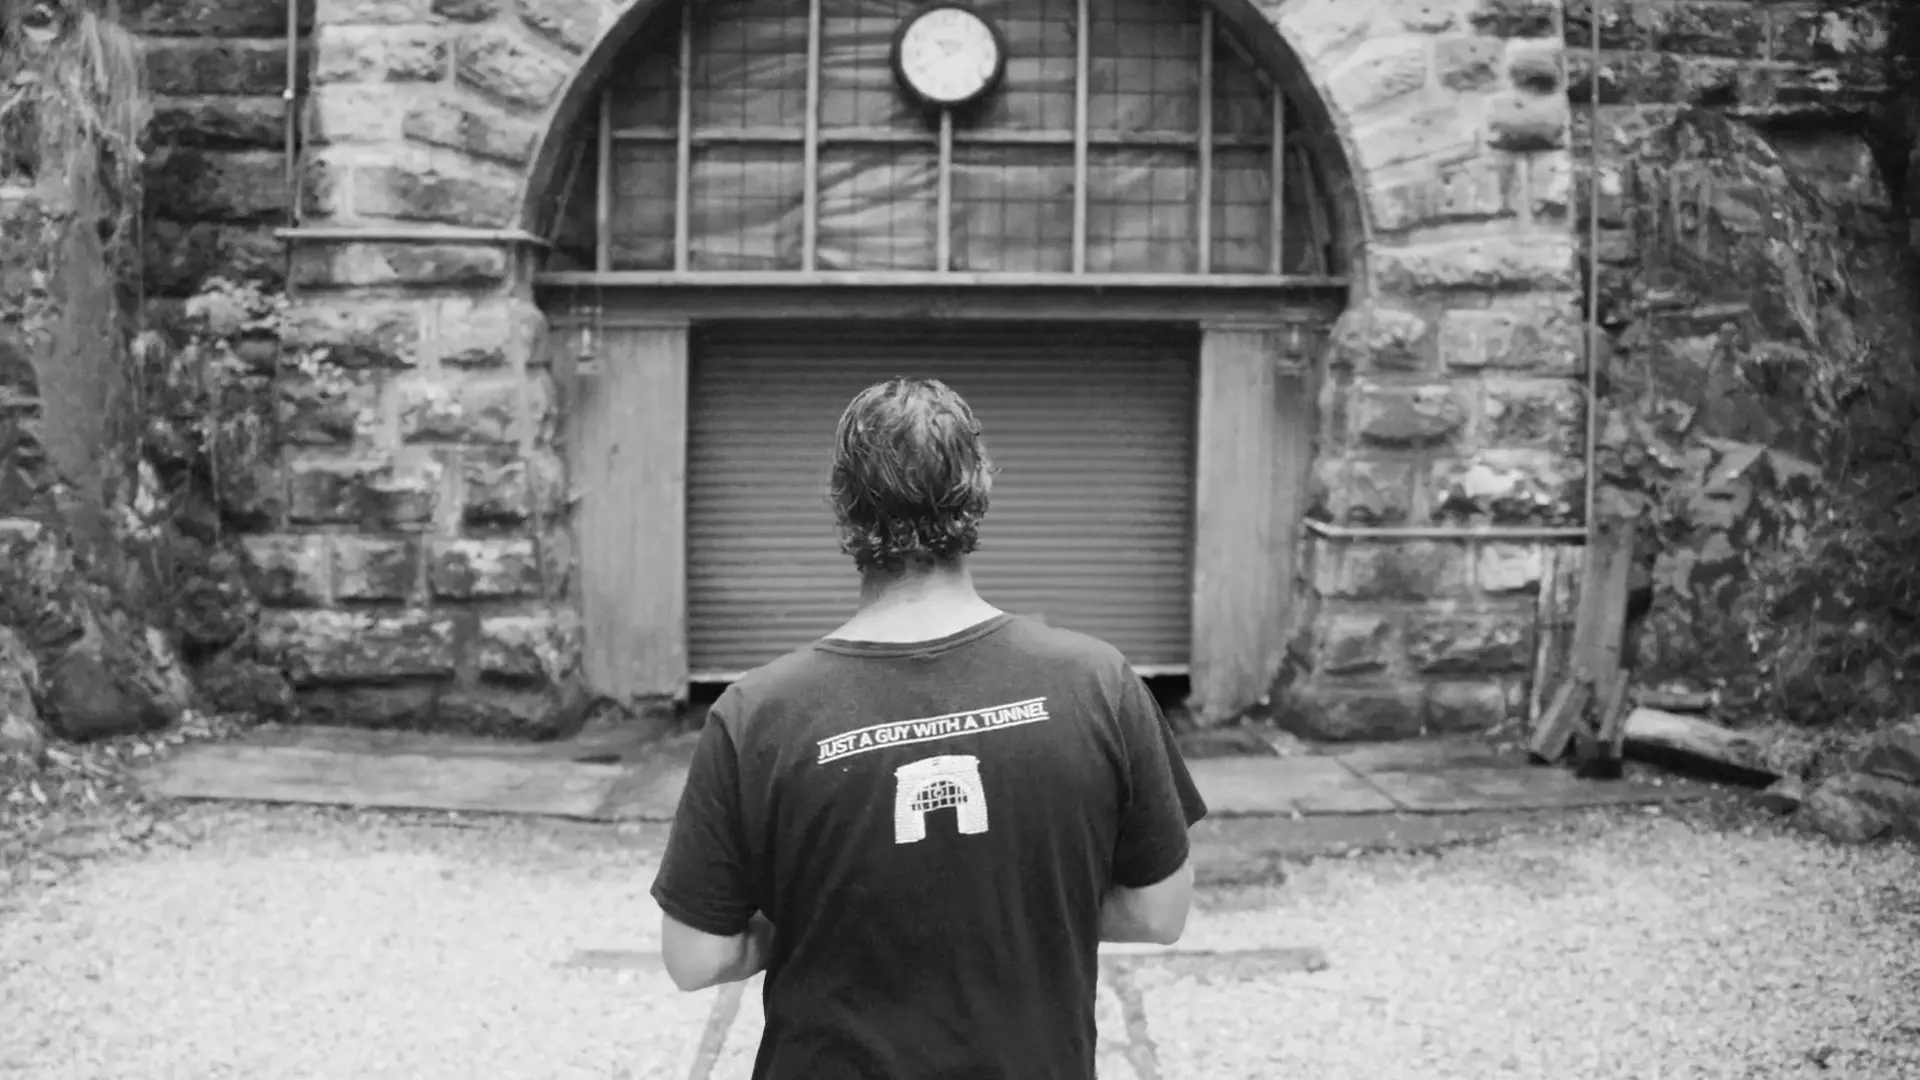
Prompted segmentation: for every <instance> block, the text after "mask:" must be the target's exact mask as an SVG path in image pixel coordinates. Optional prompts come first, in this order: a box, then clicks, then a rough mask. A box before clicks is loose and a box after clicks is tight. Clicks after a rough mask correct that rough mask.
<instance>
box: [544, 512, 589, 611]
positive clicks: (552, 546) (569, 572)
mask: <svg viewBox="0 0 1920 1080" xmlns="http://www.w3.org/2000/svg"><path fill="white" fill-rule="evenodd" d="M579 568H580V560H579V556H578V554H577V553H576V551H575V548H574V542H573V530H572V529H569V528H567V527H566V526H565V525H557V526H555V527H553V528H550V529H548V530H546V532H544V533H542V534H541V536H540V584H541V586H542V590H541V592H542V596H543V597H544V598H545V599H548V600H564V601H573V600H576V599H577V598H576V597H574V595H573V584H574V576H575V574H576V573H577V572H578V571H579Z"/></svg>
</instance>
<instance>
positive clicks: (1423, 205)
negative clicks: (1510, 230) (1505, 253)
mask: <svg viewBox="0 0 1920 1080" xmlns="http://www.w3.org/2000/svg"><path fill="white" fill-rule="evenodd" d="M1516 172H1517V170H1516V167H1515V164H1514V163H1513V162H1511V161H1495V160H1492V159H1485V158H1482V159H1476V160H1473V161H1467V162H1461V163H1459V164H1456V165H1449V166H1446V167H1444V168H1439V169H1433V170H1425V169H1423V170H1421V172H1420V174H1419V175H1417V176H1415V177H1413V178H1410V179H1408V180H1405V181H1402V182H1399V183H1383V184H1379V185H1377V186H1375V187H1374V188H1373V189H1372V194H1371V196H1370V197H1369V200H1368V202H1369V205H1370V207H1371V208H1372V210H1373V224H1374V228H1375V229H1376V230H1378V231H1379V232H1382V233H1393V232H1405V231H1407V230H1409V229H1415V228H1419V227H1421V226H1424V225H1445V224H1450V223H1454V222H1461V221H1487V220H1492V219H1495V218H1501V217H1506V216H1509V215H1511V214H1512V213H1513V212H1514V210H1515V206H1516V200H1515V198H1514V189H1515V186H1516V181H1515V175H1516Z"/></svg>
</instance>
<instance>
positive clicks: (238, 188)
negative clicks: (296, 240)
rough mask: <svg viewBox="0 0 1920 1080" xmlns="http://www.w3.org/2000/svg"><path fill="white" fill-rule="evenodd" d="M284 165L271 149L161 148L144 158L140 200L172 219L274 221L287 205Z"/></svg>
mask: <svg viewBox="0 0 1920 1080" xmlns="http://www.w3.org/2000/svg"><path fill="white" fill-rule="evenodd" d="M286 167H287V166H286V159H285V158H284V157H283V156H282V155H281V154H280V153H279V152H277V151H271V150H198V149H193V148H190V147H176V148H166V149H163V150H161V151H160V152H159V153H157V154H155V155H154V157H153V158H152V159H150V160H149V162H148V165H147V171H146V181H147V192H146V204H147V206H148V208H149V209H150V211H151V212H152V213H154V214H156V215H163V216H165V217H169V218H172V219H173V220H175V221H221V222H231V223H238V222H262V223H278V222H279V221H281V220H284V219H285V217H286V215H287V208H288V206H289V205H290V203H289V194H288V188H287V178H286Z"/></svg>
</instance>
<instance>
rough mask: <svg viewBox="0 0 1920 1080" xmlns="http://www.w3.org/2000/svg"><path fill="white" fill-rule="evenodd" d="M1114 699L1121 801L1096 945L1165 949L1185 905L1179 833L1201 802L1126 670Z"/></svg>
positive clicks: (1169, 733)
mask: <svg viewBox="0 0 1920 1080" xmlns="http://www.w3.org/2000/svg"><path fill="white" fill-rule="evenodd" d="M1125 678H1126V683H1125V688H1124V690H1123V691H1122V693H1121V695H1120V701H1119V705H1120V716H1119V723H1120V734H1121V737H1122V739H1123V741H1124V742H1125V745H1126V754H1127V803H1126V806H1125V807H1124V809H1123V810H1122V813H1121V818H1120V835H1119V838H1118V840H1117V842H1116V843H1115V845H1114V858H1113V882H1112V884H1111V886H1110V887H1109V890H1108V892H1107V896H1106V898H1105V900H1104V901H1103V902H1102V903H1101V905H1100V940H1102V941H1112V942H1138V943H1145V944H1151V945H1172V944H1173V943H1175V942H1177V941H1179V940H1180V935H1181V934H1183V933H1185V932H1186V928H1187V913H1188V911H1189V910H1191V908H1192V906H1193V867H1192V865H1191V864H1190V863H1189V860H1188V856H1189V855H1190V853H1191V847H1190V845H1189V843H1188V840H1187V829H1188V828H1190V827H1191V826H1192V825H1193V824H1194V823H1195V822H1197V821H1199V820H1200V819H1201V818H1203V817H1205V816H1206V815H1207V804H1206V801H1205V800H1204V799H1202V798H1201V797H1200V792H1199V790H1198V789H1197V788H1195V787H1194V784H1193V777H1192V776H1191V775H1189V774H1188V772H1187V765H1186V762H1185V761H1184V760H1182V759H1181V757H1180V748H1179V747H1178V746H1177V745H1176V744H1175V743H1174V738H1173V727H1172V725H1170V724H1168V723H1167V720H1166V717H1165V716H1163V715H1162V714H1161V712H1160V706H1159V704H1158V703H1156V702H1155V701H1154V700H1153V695H1152V694H1150V693H1148V691H1147V687H1146V684H1145V683H1143V682H1141V681H1140V679H1139V677H1138V676H1135V675H1133V674H1132V673H1131V672H1129V673H1128V674H1127V675H1126V676H1125Z"/></svg>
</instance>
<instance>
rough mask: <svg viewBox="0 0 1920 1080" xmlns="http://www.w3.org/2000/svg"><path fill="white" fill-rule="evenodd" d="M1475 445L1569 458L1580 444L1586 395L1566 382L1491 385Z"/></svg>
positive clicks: (1485, 399) (1569, 380)
mask: <svg viewBox="0 0 1920 1080" xmlns="http://www.w3.org/2000/svg"><path fill="white" fill-rule="evenodd" d="M1483 400H1484V402H1485V410H1484V413H1483V417H1482V422H1481V427H1480V432H1479V435H1480V442H1481V444H1482V445H1485V446H1499V447H1517V448H1534V449H1541V450H1553V451H1556V452H1559V453H1563V454H1565V453H1573V452H1574V451H1575V450H1577V449H1579V448H1581V447H1582V446H1584V444H1585V438H1584V434H1583V433H1584V432H1585V431H1586V423H1587V408H1586V391H1585V390H1584V388H1582V387H1581V386H1580V384H1579V383H1577V382H1574V381H1573V380H1571V379H1530V380H1527V381H1525V382H1518V381H1515V382H1508V381H1505V380H1500V381H1490V382H1488V383H1487V385H1486V389H1485V397H1484V399H1483Z"/></svg>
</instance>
